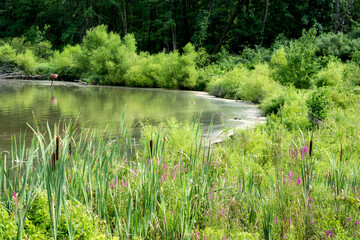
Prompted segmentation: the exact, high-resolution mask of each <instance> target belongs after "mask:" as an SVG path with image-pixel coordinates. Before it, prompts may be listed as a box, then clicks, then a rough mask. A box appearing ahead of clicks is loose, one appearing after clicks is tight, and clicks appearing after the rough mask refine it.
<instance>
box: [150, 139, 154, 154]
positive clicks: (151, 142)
mask: <svg viewBox="0 0 360 240" xmlns="http://www.w3.org/2000/svg"><path fill="white" fill-rule="evenodd" d="M150 153H151V157H152V156H153V140H152V139H151V140H150Z"/></svg>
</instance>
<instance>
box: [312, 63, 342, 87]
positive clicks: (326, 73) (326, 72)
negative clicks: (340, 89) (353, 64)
mask: <svg viewBox="0 0 360 240" xmlns="http://www.w3.org/2000/svg"><path fill="white" fill-rule="evenodd" d="M345 69H346V65H345V64H343V63H341V62H333V61H330V62H329V63H328V64H327V66H326V68H323V69H321V70H320V71H319V72H318V73H317V74H316V76H315V77H314V79H315V86H317V87H322V86H335V85H342V83H343V78H344V71H345Z"/></svg>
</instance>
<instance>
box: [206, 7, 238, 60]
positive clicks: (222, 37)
mask: <svg viewBox="0 0 360 240" xmlns="http://www.w3.org/2000/svg"><path fill="white" fill-rule="evenodd" d="M242 5H243V3H242V0H239V3H238V6H237V8H236V9H235V11H234V12H233V14H232V15H231V18H230V20H229V21H228V23H227V24H226V26H225V28H224V30H223V32H222V33H221V35H220V38H219V41H218V43H217V44H216V46H215V48H214V50H213V52H212V54H215V53H217V52H218V51H219V49H220V46H221V43H222V41H224V39H225V37H226V34H227V33H228V31H229V30H230V27H231V25H232V24H233V23H234V21H235V19H236V17H237V15H238V14H239V13H240V11H241V8H242Z"/></svg>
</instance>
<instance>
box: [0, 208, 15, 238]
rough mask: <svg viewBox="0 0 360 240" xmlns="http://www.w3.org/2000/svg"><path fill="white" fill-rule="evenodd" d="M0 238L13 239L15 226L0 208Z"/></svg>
mask: <svg viewBox="0 0 360 240" xmlns="http://www.w3.org/2000/svg"><path fill="white" fill-rule="evenodd" d="M0 238H1V239H15V238H16V226H15V224H14V221H13V219H12V217H11V216H10V215H9V213H8V212H7V211H6V210H5V209H4V208H3V207H1V206H0Z"/></svg>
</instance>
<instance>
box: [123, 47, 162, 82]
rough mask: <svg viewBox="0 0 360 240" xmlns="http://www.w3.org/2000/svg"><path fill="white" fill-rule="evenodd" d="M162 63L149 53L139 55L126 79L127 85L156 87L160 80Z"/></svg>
mask: <svg viewBox="0 0 360 240" xmlns="http://www.w3.org/2000/svg"><path fill="white" fill-rule="evenodd" d="M160 68H161V66H160V64H159V63H157V62H156V59H155V58H154V57H152V56H150V55H148V54H144V53H143V54H142V55H140V56H139V60H138V61H137V63H136V65H134V66H132V67H130V69H129V70H128V71H127V72H126V74H125V76H124V79H125V85H126V86H134V87H156V86H157V85H158V82H159V78H160V75H159V71H160Z"/></svg>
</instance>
